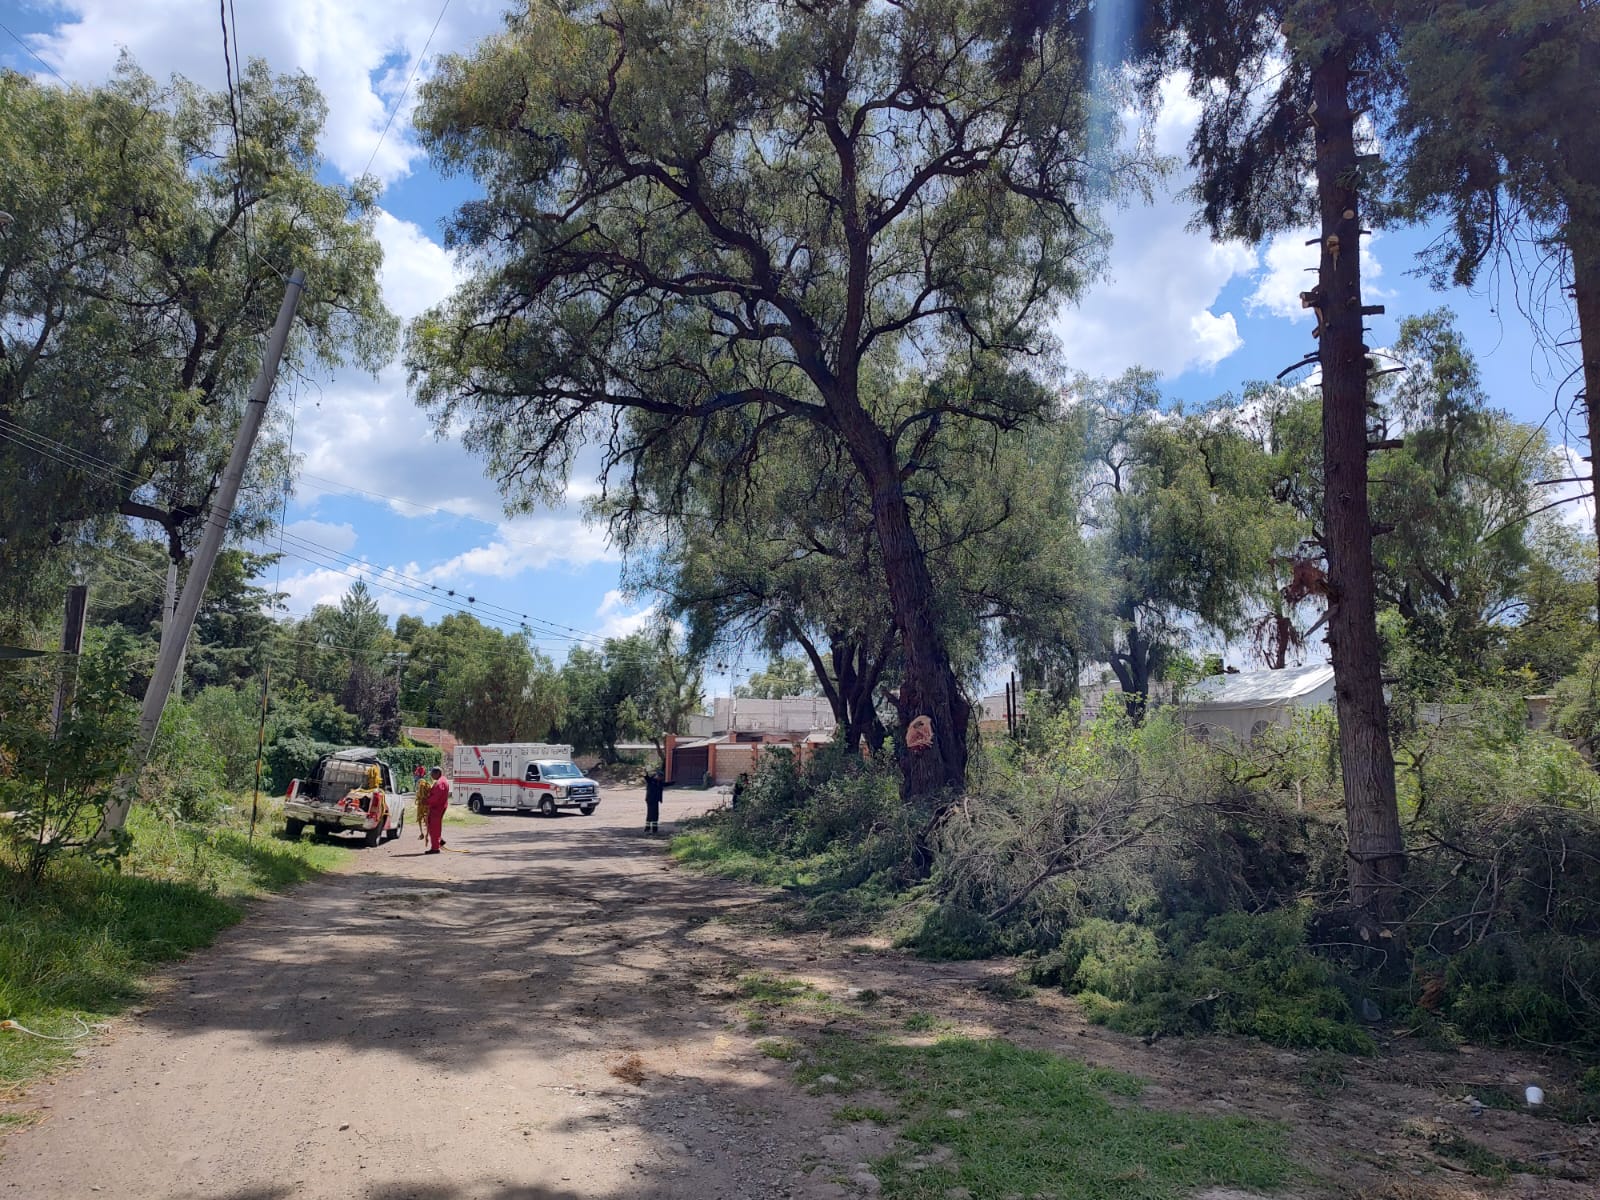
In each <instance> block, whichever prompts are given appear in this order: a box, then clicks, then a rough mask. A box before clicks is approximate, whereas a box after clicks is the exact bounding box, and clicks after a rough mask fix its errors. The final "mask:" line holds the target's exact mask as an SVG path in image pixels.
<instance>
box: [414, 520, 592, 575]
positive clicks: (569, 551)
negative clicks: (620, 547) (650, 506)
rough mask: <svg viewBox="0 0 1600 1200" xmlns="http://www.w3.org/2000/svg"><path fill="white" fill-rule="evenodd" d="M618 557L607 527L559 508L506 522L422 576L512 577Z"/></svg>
mask: <svg viewBox="0 0 1600 1200" xmlns="http://www.w3.org/2000/svg"><path fill="white" fill-rule="evenodd" d="M618 557H619V555H618V554H617V552H616V550H615V549H614V548H613V547H612V546H611V545H610V543H609V541H608V540H607V538H606V533H605V530H604V529H602V528H599V527H597V526H594V525H590V524H589V523H587V522H585V521H584V520H583V519H582V518H581V517H579V516H577V515H575V514H572V513H570V512H556V513H551V514H547V515H540V516H536V517H519V518H517V519H516V520H512V521H506V522H504V523H502V524H501V526H500V529H499V532H498V533H497V534H496V535H495V536H494V537H492V538H491V539H489V540H488V541H486V542H484V543H483V544H481V545H476V546H472V547H470V548H468V549H466V550H463V551H462V552H461V553H459V554H457V555H455V556H454V557H452V558H449V559H446V560H445V561H444V562H442V563H439V564H438V565H437V566H434V567H430V568H428V569H426V570H424V571H422V572H421V578H423V579H426V580H428V581H429V582H430V583H445V582H451V583H457V582H470V581H471V580H473V579H511V578H514V577H516V576H518V575H522V574H524V573H525V572H529V571H539V570H543V569H546V568H549V567H554V566H558V565H559V566H563V567H566V568H568V569H579V568H582V567H586V566H589V565H590V564H592V563H597V562H615V561H616V560H617V559H618Z"/></svg>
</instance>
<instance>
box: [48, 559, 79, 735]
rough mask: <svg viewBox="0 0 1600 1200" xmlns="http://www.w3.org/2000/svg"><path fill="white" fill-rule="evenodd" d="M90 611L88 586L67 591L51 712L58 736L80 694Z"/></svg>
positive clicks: (75, 586)
mask: <svg viewBox="0 0 1600 1200" xmlns="http://www.w3.org/2000/svg"><path fill="white" fill-rule="evenodd" d="M88 611H89V588H88V585H87V584H82V583H79V584H75V585H74V586H72V587H69V588H68V589H67V608H66V612H65V614H64V615H63V616H62V619H61V661H60V662H59V663H58V664H57V668H58V670H57V674H56V699H55V704H54V705H52V706H51V709H50V732H51V733H52V734H59V733H60V732H61V722H62V720H63V719H64V718H65V717H66V715H67V713H68V712H69V711H70V710H71V708H72V696H73V693H74V692H76V691H77V690H78V659H79V657H80V656H81V655H82V654H83V619H84V616H85V615H86V614H87V613H88Z"/></svg>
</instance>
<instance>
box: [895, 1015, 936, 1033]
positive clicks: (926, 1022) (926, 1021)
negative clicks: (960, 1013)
mask: <svg viewBox="0 0 1600 1200" xmlns="http://www.w3.org/2000/svg"><path fill="white" fill-rule="evenodd" d="M938 1024H939V1022H938V1019H937V1018H936V1017H934V1015H933V1014H932V1013H925V1012H914V1013H912V1014H911V1015H910V1016H909V1017H907V1018H906V1019H905V1021H903V1022H902V1027H903V1028H904V1029H905V1031H906V1032H907V1033H928V1032H931V1031H932V1030H933V1029H935V1028H937V1027H938Z"/></svg>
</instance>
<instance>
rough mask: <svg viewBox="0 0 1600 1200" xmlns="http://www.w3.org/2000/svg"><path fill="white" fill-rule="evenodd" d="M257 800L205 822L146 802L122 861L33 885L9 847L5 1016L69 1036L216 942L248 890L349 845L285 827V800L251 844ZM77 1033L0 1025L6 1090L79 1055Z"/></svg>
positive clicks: (1, 956) (303, 875)
mask: <svg viewBox="0 0 1600 1200" xmlns="http://www.w3.org/2000/svg"><path fill="white" fill-rule="evenodd" d="M248 819H249V818H248V803H246V804H245V805H243V806H240V807H239V808H237V809H235V810H234V811H233V812H232V813H230V814H227V815H225V816H224V817H223V818H222V820H223V822H224V823H223V824H221V825H220V826H217V827H213V828H211V829H206V830H201V829H195V828H189V827H184V826H179V825H174V824H171V823H169V822H167V821H164V820H163V819H161V818H160V817H158V816H156V815H155V814H153V813H151V812H149V811H148V810H146V809H143V808H135V809H134V811H133V813H132V816H131V818H130V820H129V831H130V833H131V834H132V836H133V848H132V850H131V851H130V852H129V854H128V855H127V857H126V858H124V859H123V861H122V864H121V870H120V871H114V870H110V869H108V868H104V867H96V866H93V865H91V864H89V863H87V862H83V861H66V862H62V863H59V864H57V866H56V867H55V868H54V869H53V870H52V872H51V874H50V875H49V876H48V877H47V878H46V880H45V881H44V883H43V884H41V885H40V886H39V887H38V888H35V889H29V888H27V887H26V886H25V885H24V884H23V882H22V880H21V879H20V878H19V877H18V876H17V874H16V872H15V871H14V869H13V867H12V864H10V863H9V862H8V861H6V860H5V859H3V858H0V1018H9V1019H11V1020H14V1021H17V1022H19V1023H20V1024H22V1025H25V1026H27V1027H28V1028H29V1029H32V1030H34V1031H35V1032H37V1033H41V1034H52V1035H56V1036H71V1035H75V1034H78V1033H80V1032H81V1031H82V1029H83V1026H82V1025H81V1024H79V1022H80V1021H83V1022H87V1023H89V1024H91V1025H92V1024H93V1023H94V1022H96V1021H100V1020H104V1019H105V1018H106V1017H109V1016H112V1015H114V1014H116V1013H117V1012H120V1011H121V1010H122V1009H124V1008H126V1007H127V1006H128V1005H129V1004H130V1003H133V1002H134V1001H136V1000H138V999H139V998H140V996H141V995H142V994H143V981H144V976H145V975H146V974H147V973H148V972H149V971H150V969H151V968H153V967H156V966H158V965H160V964H162V963H167V962H171V961H172V960H174V959H177V958H181V957H182V956H183V955H185V954H188V953H189V952H191V951H193V950H196V949H199V948H200V947H202V946H206V945H209V944H210V943H211V941H212V940H213V939H214V938H215V937H216V936H217V934H218V933H220V932H221V931H222V930H223V929H226V928H227V927H228V926H230V925H232V924H233V923H234V922H236V921H237V920H239V918H240V917H241V916H242V915H243V911H244V910H243V907H242V904H241V901H243V900H246V899H249V898H250V897H253V896H259V895H262V894H264V893H267V892H273V891H279V890H282V889H283V888H286V887H290V886H292V885H294V884H296V883H300V882H302V881H303V880H306V879H309V878H311V877H312V876H315V875H317V874H320V873H321V872H323V871H326V870H328V869H329V868H331V867H333V866H335V865H336V864H338V863H339V862H341V861H342V860H343V859H344V858H345V857H346V856H347V855H348V854H349V851H348V850H347V849H345V848H343V847H340V846H336V845H327V844H319V843H317V842H313V841H311V840H303V841H300V842H289V841H286V840H284V839H282V838H280V837H277V836H275V834H274V831H275V830H277V829H280V828H281V827H282V821H281V819H280V818H279V817H278V815H277V813H276V811H275V810H271V811H268V812H267V813H265V814H264V818H263V820H262V821H261V822H260V823H259V824H258V825H257V828H256V836H255V839H254V842H253V844H250V843H247V840H246V835H245V828H246V827H247V823H248ZM79 1044H81V1043H80V1042H77V1041H65V1042H55V1041H46V1040H42V1039H40V1038H35V1037H29V1036H28V1035H27V1034H22V1033H17V1032H14V1031H0V1092H3V1091H4V1090H5V1089H6V1088H7V1087H8V1086H9V1085H15V1084H18V1083H20V1082H22V1081H25V1080H27V1079H30V1078H32V1077H33V1076H35V1075H37V1074H39V1073H40V1072H41V1071H43V1070H45V1069H47V1068H48V1067H49V1066H51V1065H52V1064H53V1063H55V1062H58V1061H59V1060H61V1059H62V1058H64V1057H66V1056H67V1055H69V1054H70V1053H71V1052H72V1051H73V1050H74V1049H75V1048H76V1047H77V1045H79Z"/></svg>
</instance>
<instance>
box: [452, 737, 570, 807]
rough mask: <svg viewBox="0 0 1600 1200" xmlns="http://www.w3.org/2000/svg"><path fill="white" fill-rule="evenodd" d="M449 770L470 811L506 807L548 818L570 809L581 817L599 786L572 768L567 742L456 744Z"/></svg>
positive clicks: (457, 790) (457, 794)
mask: <svg viewBox="0 0 1600 1200" xmlns="http://www.w3.org/2000/svg"><path fill="white" fill-rule="evenodd" d="M455 768H456V769H455V786H454V788H453V791H454V793H455V795H456V796H457V797H465V798H466V802H467V807H468V808H470V809H471V810H472V811H473V812H475V813H483V812H492V811H493V810H495V809H497V808H511V809H517V810H520V811H522V812H539V813H542V814H543V815H545V816H547V817H553V816H555V815H556V813H557V812H558V811H559V810H561V809H563V808H575V809H577V810H578V811H579V812H581V813H582V814H583V815H584V816H586V817H587V816H588V815H589V814H590V813H592V812H594V810H595V809H596V808H597V807H598V806H599V804H600V785H599V784H597V783H595V781H594V780H592V779H587V778H585V777H584V774H583V772H582V771H580V770H578V768H577V766H576V765H575V764H574V763H573V761H572V747H571V746H557V745H552V744H550V743H548V742H503V743H501V744H500V745H497V746H457V747H456V761H455Z"/></svg>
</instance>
